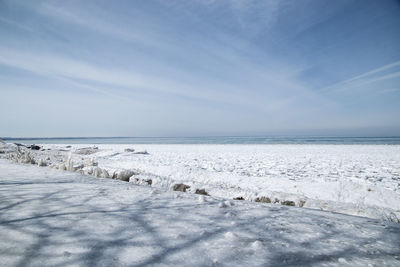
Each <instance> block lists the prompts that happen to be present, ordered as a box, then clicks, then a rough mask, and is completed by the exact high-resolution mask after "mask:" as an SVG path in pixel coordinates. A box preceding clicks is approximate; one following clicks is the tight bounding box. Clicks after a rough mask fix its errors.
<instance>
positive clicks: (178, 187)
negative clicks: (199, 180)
mask: <svg viewBox="0 0 400 267" xmlns="http://www.w3.org/2000/svg"><path fill="white" fill-rule="evenodd" d="M189 188H190V186H188V185H185V184H174V186H173V187H172V189H173V190H174V191H181V192H186V189H189Z"/></svg>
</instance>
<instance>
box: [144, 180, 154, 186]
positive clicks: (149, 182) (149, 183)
mask: <svg viewBox="0 0 400 267" xmlns="http://www.w3.org/2000/svg"><path fill="white" fill-rule="evenodd" d="M144 182H145V183H147V184H148V185H151V184H152V183H153V181H152V180H151V179H147V180H144Z"/></svg>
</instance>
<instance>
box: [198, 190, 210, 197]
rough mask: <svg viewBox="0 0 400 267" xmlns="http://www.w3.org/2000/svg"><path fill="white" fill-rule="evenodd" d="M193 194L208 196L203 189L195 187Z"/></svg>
mask: <svg viewBox="0 0 400 267" xmlns="http://www.w3.org/2000/svg"><path fill="white" fill-rule="evenodd" d="M195 194H199V195H205V196H209V194H208V193H207V192H206V190H205V189H196V192H195Z"/></svg>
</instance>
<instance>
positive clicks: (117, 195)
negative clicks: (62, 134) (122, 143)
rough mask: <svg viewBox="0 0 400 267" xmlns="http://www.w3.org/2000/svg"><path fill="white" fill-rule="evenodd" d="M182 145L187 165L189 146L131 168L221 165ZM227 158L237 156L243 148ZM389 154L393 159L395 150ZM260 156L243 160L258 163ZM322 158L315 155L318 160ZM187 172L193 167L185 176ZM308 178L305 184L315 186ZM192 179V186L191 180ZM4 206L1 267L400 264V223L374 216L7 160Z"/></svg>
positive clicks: (2, 164) (1, 184)
mask: <svg viewBox="0 0 400 267" xmlns="http://www.w3.org/2000/svg"><path fill="white" fill-rule="evenodd" d="M152 148H153V147H147V149H148V151H149V153H150V155H157V152H156V150H153V149H152ZM178 148H180V149H181V151H182V150H183V151H186V153H181V154H183V155H182V158H181V161H178V162H177V163H174V162H175V161H174V160H177V159H176V158H175V157H178V156H177V154H178V153H179V152H180V151H179V149H178V151H177V150H175V152H168V151H164V152H163V156H166V155H171V156H173V155H175V157H171V158H167V159H165V161H162V160H161V159H162V158H163V157H162V156H153V158H150V157H149V158H146V159H145V158H142V159H140V160H138V159H137V160H136V161H133V162H132V163H131V164H133V166H135V167H139V168H142V167H144V166H149V165H150V164H149V163H148V162H153V164H154V165H155V167H154V170H155V171H156V170H157V168H156V167H157V166H156V165H157V164H159V165H160V166H159V170H160V172H161V170H163V168H164V164H165V165H167V163H168V162H170V163H172V166H170V167H171V168H173V167H175V166H180V164H183V163H181V162H187V158H188V157H193V156H194V155H196V158H199V159H202V157H200V156H199V155H203V157H204V156H205V155H208V156H207V158H208V159H209V162H210V161H211V160H212V159H213V157H212V156H214V157H215V159H217V158H218V156H217V155H221V154H220V152H218V153H217V152H216V153H217V155H213V153H211V152H212V149H213V148H212V147H204V148H206V151H203V152H202V151H201V148H199V150H200V151H196V153H195V152H193V154H191V153H189V152H188V151H187V150H186V149H188V148H185V149H183V147H178ZM270 148H271V149H272V150H273V149H274V148H273V147H270ZM277 148H278V147H276V149H277ZM158 149H159V150H158V151H160V150H161V151H162V150H164V149H165V150H167V149H168V147H158ZM169 149H171V148H169ZM229 149H233V148H229ZM229 149H228V150H229ZM236 149H238V148H236ZM247 149H250V148H247ZM287 149H288V150H290V148H287ZM308 149H311V150H313V149H314V148H312V147H311V148H308ZM256 150H257V149H256ZM296 150H297V149H296ZM382 150H383V151H386V150H385V149H382ZM389 150H390V149H389ZM274 151H276V150H274ZM306 151H307V149H306ZM205 152H206V153H205ZM261 152H262V151H261ZM308 152H310V151H308ZM98 153H101V154H99V155H98V159H99V166H100V167H101V165H102V164H103V161H102V160H104V163H105V162H109V164H110V168H111V166H112V167H113V168H116V167H118V168H121V167H127V168H128V167H133V166H127V165H124V164H128V163H126V161H127V159H124V156H123V155H124V154H120V155H119V157H120V158H121V159H123V160H120V161H118V160H115V162H110V161H108V160H106V159H107V158H110V154H111V153H115V148H112V149H111V150H105V151H102V152H98ZM174 153H177V154H174ZM224 153H226V154H224V155H225V156H226V157H227V158H229V159H235V154H233V155H232V154H231V153H233V151H230V152H224ZM236 153H238V154H240V153H239V151H237V152H236ZM286 153H288V154H287V155H289V154H290V153H289V151H286V152H285V153H283V154H286ZM303 153H304V152H303ZM261 154H262V155H267V152H263V153H261ZM310 154H312V153H310ZM383 154H384V155H385V156H386V157H388V156H389V154H390V153H388V151H386V153H383ZM107 155H108V156H107ZM190 155H192V156H190ZM236 155H237V154H236ZM281 155H282V154H281ZM322 155H323V154H321V157H322V158H321V159H320V161H321V162H324V159H325V160H326V156H325V157H323V156H322ZM147 156H149V155H146V157H147ZM259 156H260V155H259V154H257V153H255V154H254V155H250V154H249V155H247V156H246V157H238V158H239V160H242V159H243V158H247V157H248V158H250V159H251V158H253V160H252V161H251V162H257V160H256V158H257V157H259ZM126 157H127V158H130V159H133V158H134V157H135V156H126ZM271 157H272V156H271ZM295 157H299V155H295ZM178 158H179V157H178ZM276 158H277V159H278V158H279V156H276ZM282 158H283V157H282ZM317 158H318V157H314V156H312V160H311V161H313V159H317ZM100 159H102V160H100ZM158 160H161V162H160V161H158ZM283 160H287V159H283ZM116 162H119V164H120V166H115V165H113V164H116ZM278 162H279V161H278ZM298 162H302V160H301V158H299V159H298ZM358 162H359V161H358ZM136 163H141V164H143V165H139V164H136ZM248 163H249V161H247V164H248ZM146 164H148V165H146ZM204 164H205V163H204ZM269 164H270V165H271V166H272V165H273V163H269ZM343 164H344V165H346V164H348V163H346V164H345V163H343ZM359 164H360V163H359ZM138 165H139V166H138ZM244 165H245V164H238V165H236V164H233V163H228V164H226V165H223V164H222V166H221V168H223V169H225V168H233V170H231V169H230V171H229V172H230V173H232V174H236V175H237V177H236V176H235V177H236V178H235V179H238V178H240V177H241V173H240V171H239V168H240V166H244ZM293 166H297V165H296V164H294V165H293ZM185 168H189V167H184V166H183V167H182V170H185ZM207 168H208V167H207ZM207 168H206V170H207ZM277 168H279V167H275V169H277ZM282 168H283V167H282ZM292 168H293V167H292ZM273 169H274V168H273ZM283 169H284V168H283ZM344 169H346V168H343V167H342V168H341V169H340V170H344ZM266 170H267V168H266ZM290 170H292V169H290ZM306 171H307V170H306ZM210 172H213V171H210ZM287 172H289V171H287ZM290 172H293V171H290ZM174 173H176V172H174ZM187 173H190V172H189V171H188V172H187ZM204 173H207V172H206V171H204ZM263 175H265V174H263ZM216 177H217V178H218V179H222V178H220V177H219V176H216ZM246 177H247V176H246V175H245V176H244V179H250V180H251V178H246ZM263 177H264V176H263ZM267 177H268V176H267ZM302 177H303V178H299V179H300V180H301V179H307V178H305V177H304V176H302ZM253 178H254V177H253ZM186 179H187V180H188V181H190V177H189V178H186ZM254 179H258V178H254ZM0 199H1V201H0V263H1V266H149V265H150V266H294V265H295V266H310V265H313V266H399V264H400V225H399V224H395V223H390V222H385V223H383V222H382V221H381V220H376V219H370V218H365V217H356V216H349V215H343V214H337V213H333V212H326V211H320V210H313V209H307V208H299V207H288V206H283V205H277V204H264V203H254V202H250V201H239V200H237V201H235V200H227V199H225V198H219V197H215V196H203V195H201V196H199V195H195V194H191V193H182V192H174V191H171V190H165V189H161V188H154V187H150V186H143V185H137V184H134V183H127V182H123V181H118V180H113V179H104V178H103V179H102V178H96V177H94V176H87V175H82V174H79V173H76V172H68V171H61V170H55V169H51V168H49V167H39V166H37V165H31V164H17V163H12V162H11V161H6V160H4V159H0ZM221 203H222V204H221Z"/></svg>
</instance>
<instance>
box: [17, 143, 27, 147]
mask: <svg viewBox="0 0 400 267" xmlns="http://www.w3.org/2000/svg"><path fill="white" fill-rule="evenodd" d="M14 145H16V146H18V147H19V146H22V147H26V145H23V144H20V143H14Z"/></svg>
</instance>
